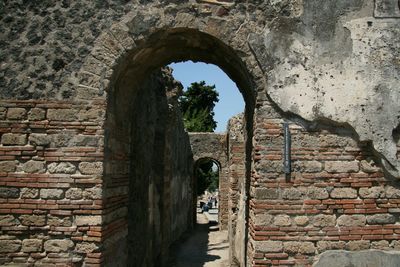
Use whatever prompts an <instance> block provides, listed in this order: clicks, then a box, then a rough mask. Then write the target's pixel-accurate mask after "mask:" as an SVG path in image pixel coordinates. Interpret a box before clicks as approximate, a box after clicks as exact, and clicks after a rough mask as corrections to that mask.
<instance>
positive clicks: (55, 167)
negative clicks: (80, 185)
mask: <svg viewBox="0 0 400 267" xmlns="http://www.w3.org/2000/svg"><path fill="white" fill-rule="evenodd" d="M47 169H48V170H49V172H50V173H67V174H73V173H75V172H76V167H75V165H73V164H72V163H70V162H61V163H56V162H53V163H50V164H49V165H48V166H47Z"/></svg>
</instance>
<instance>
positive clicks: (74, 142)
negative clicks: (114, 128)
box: [68, 134, 99, 147]
mask: <svg viewBox="0 0 400 267" xmlns="http://www.w3.org/2000/svg"><path fill="white" fill-rule="evenodd" d="M68 144H69V146H92V147H96V146H97V145H98V144H99V137H97V136H93V135H82V134H81V135H75V136H73V137H72V139H71V140H70V141H69V142H68Z"/></svg>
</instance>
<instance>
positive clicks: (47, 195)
mask: <svg viewBox="0 0 400 267" xmlns="http://www.w3.org/2000/svg"><path fill="white" fill-rule="evenodd" d="M63 193H64V191H63V190H62V189H40V197H41V198H43V199H62V198H63Z"/></svg>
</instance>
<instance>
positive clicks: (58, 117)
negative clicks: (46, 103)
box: [47, 109, 78, 121]
mask: <svg viewBox="0 0 400 267" xmlns="http://www.w3.org/2000/svg"><path fill="white" fill-rule="evenodd" d="M77 114H78V112H77V111H76V110H73V109H48V110H47V119H49V120H52V121H75V120H76V119H77Z"/></svg>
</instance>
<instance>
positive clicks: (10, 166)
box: [0, 160, 17, 172]
mask: <svg viewBox="0 0 400 267" xmlns="http://www.w3.org/2000/svg"><path fill="white" fill-rule="evenodd" d="M16 168H17V161H15V160H11V161H0V172H14V171H15V170H16Z"/></svg>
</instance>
